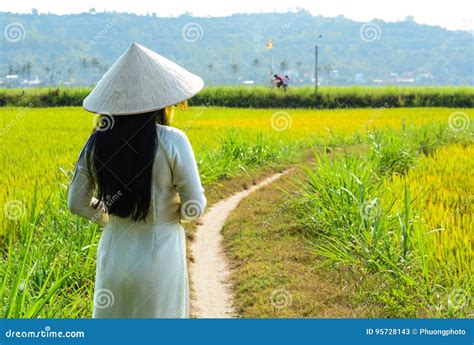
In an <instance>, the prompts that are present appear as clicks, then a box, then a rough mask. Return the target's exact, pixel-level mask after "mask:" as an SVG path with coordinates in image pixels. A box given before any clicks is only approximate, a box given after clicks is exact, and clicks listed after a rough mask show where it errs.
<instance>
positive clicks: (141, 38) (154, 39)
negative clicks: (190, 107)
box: [0, 11, 474, 86]
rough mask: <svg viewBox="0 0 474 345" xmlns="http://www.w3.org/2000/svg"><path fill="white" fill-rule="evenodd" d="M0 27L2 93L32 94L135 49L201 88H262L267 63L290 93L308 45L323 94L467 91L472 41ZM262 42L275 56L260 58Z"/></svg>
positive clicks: (243, 29)
mask: <svg viewBox="0 0 474 345" xmlns="http://www.w3.org/2000/svg"><path fill="white" fill-rule="evenodd" d="M0 20H1V22H2V23H3V24H4V25H3V31H4V35H3V37H2V40H1V41H0V48H1V55H0V77H2V79H1V80H2V82H3V85H4V86H23V85H18V83H19V81H20V80H23V79H29V80H34V79H36V76H38V80H39V81H40V85H56V84H60V83H63V84H69V85H85V86H90V85H92V84H93V83H94V82H95V81H97V79H98V78H99V77H100V75H102V74H103V73H104V71H106V70H107V68H108V66H110V64H111V63H113V61H114V60H115V59H116V58H117V57H118V56H119V55H120V53H121V52H122V51H124V50H125V49H126V48H127V47H128V45H129V44H130V43H131V42H134V41H136V42H139V43H141V44H143V45H145V46H147V47H149V48H150V49H153V50H155V51H157V52H159V53H161V54H162V55H164V56H166V57H168V58H171V59H173V60H175V61H177V62H178V63H180V64H182V65H183V66H185V67H186V68H188V69H189V70H191V71H193V72H195V73H198V74H200V75H201V76H203V78H204V79H205V81H206V83H207V84H238V83H242V82H243V81H245V80H255V81H257V83H262V84H265V83H268V78H269V72H270V64H271V61H272V59H273V62H274V71H275V72H277V73H288V74H289V75H290V77H291V79H292V81H293V84H296V85H298V84H311V83H312V82H313V81H312V78H313V73H314V46H315V44H316V43H317V44H318V46H319V66H320V69H319V77H320V81H321V84H323V85H348V84H415V85H416V84H425V85H426V84H428V85H448V84H450V85H473V84H474V80H473V61H474V49H473V48H474V43H473V35H472V34H471V33H469V32H463V31H448V30H445V29H442V28H440V27H434V26H427V25H420V24H417V23H416V22H414V21H413V20H411V19H407V20H405V21H403V22H397V23H387V22H384V21H379V20H374V21H373V22H371V23H370V24H366V23H361V22H355V21H352V20H349V19H346V18H344V17H342V16H340V17H336V18H327V17H321V16H312V15H311V14H309V13H308V12H305V11H299V12H296V13H265V14H236V15H232V16H229V17H212V18H211V17H210V18H200V17H192V16H190V15H182V16H179V17H175V18H162V17H159V14H156V15H155V14H151V15H148V16H139V15H134V14H118V13H95V12H89V13H82V14H74V15H62V16H60V15H52V14H37V12H33V13H32V14H13V13H5V12H3V13H0ZM320 35H321V37H320V38H319V36H320ZM270 38H273V49H272V50H265V44H266V42H267V41H268V40H269V39H270ZM7 74H8V75H18V78H17V79H12V78H11V77H10V78H6V75H7ZM15 83H16V85H15ZM31 84H32V85H34V84H35V83H34V82H33V83H31Z"/></svg>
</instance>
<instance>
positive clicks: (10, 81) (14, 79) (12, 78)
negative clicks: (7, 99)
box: [5, 74, 20, 87]
mask: <svg viewBox="0 0 474 345" xmlns="http://www.w3.org/2000/svg"><path fill="white" fill-rule="evenodd" d="M5 79H6V80H5V85H6V86H7V87H18V86H20V82H19V79H18V75H17V74H7V75H6V76H5Z"/></svg>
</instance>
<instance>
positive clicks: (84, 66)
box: [81, 57, 89, 69]
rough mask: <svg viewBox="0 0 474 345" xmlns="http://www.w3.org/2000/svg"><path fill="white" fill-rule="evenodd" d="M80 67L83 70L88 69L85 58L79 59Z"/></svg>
mask: <svg viewBox="0 0 474 345" xmlns="http://www.w3.org/2000/svg"><path fill="white" fill-rule="evenodd" d="M81 66H82V68H83V69H87V67H89V62H88V61H87V58H85V57H83V58H82V59H81Z"/></svg>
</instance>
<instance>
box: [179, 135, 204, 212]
mask: <svg viewBox="0 0 474 345" xmlns="http://www.w3.org/2000/svg"><path fill="white" fill-rule="evenodd" d="M174 140H175V150H176V151H175V152H174V155H173V160H172V169H173V184H174V185H175V187H176V190H177V191H178V194H179V197H180V199H181V207H180V215H181V219H182V220H185V221H190V220H193V219H197V218H199V217H201V216H202V215H203V214H204V209H205V208H206V204H207V200H206V197H205V195H204V188H203V187H202V185H201V179H200V177H199V172H198V168H197V164H196V158H195V157H194V152H193V149H192V147H191V143H190V142H189V139H188V137H187V136H186V134H185V133H184V132H182V131H180V130H176V131H175V135H174Z"/></svg>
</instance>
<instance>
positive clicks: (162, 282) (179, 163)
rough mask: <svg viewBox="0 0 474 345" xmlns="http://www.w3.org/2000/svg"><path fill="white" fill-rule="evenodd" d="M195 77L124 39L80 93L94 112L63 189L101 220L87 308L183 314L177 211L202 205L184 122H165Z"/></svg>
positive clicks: (78, 209)
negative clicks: (180, 125) (94, 121)
mask: <svg viewBox="0 0 474 345" xmlns="http://www.w3.org/2000/svg"><path fill="white" fill-rule="evenodd" d="M202 87H203V81H202V79H201V78H199V77H198V76H196V75H194V74H191V73H190V72H188V71H186V70H185V69H183V68H181V67H180V66H178V65H176V64H175V63H173V62H171V61H169V60H167V59H165V58H164V57H162V56H160V55H158V54H156V53H155V52H153V51H151V50H149V49H147V48H145V47H143V46H141V45H139V44H136V43H134V44H132V45H131V46H130V47H129V48H128V50H127V51H126V52H125V53H124V54H122V55H121V56H120V57H119V58H118V60H117V61H116V62H115V63H114V64H113V66H112V67H111V68H110V70H109V71H108V72H107V73H106V74H105V75H104V76H103V77H102V79H101V80H100V81H99V82H98V84H97V86H96V87H95V88H94V90H93V91H92V92H91V93H90V95H89V96H88V97H87V98H86V99H85V100H84V108H85V109H86V110H88V111H91V112H94V113H98V114H101V118H100V120H99V125H98V127H97V128H95V129H94V131H93V132H92V134H91V136H90V137H89V139H88V140H87V142H86V144H85V145H84V148H83V149H82V151H81V153H80V155H79V160H78V163H77V165H76V168H75V171H74V176H73V180H72V183H71V187H70V190H69V208H70V210H71V212H73V213H75V214H77V215H80V216H82V217H85V218H87V219H89V220H92V221H94V222H96V223H98V224H100V225H102V226H104V232H103V234H102V237H101V239H100V241H99V246H98V252H97V271H96V282H95V291H94V310H93V317H97V318H99V317H100V318H101V317H125V318H139V317H148V318H150V317H151V318H153V317H179V318H184V317H189V289H188V272H187V267H186V248H185V236H184V229H183V227H182V225H181V221H182V220H185V221H186V220H191V219H194V218H197V217H199V216H201V215H202V214H203V212H204V208H205V206H206V198H205V196H204V189H203V187H202V185H201V181H200V178H199V173H198V169H197V165H196V160H195V158H194V154H193V151H192V148H191V145H190V143H189V140H188V138H187V137H186V135H185V134H184V132H182V131H180V130H178V129H176V128H172V127H169V126H167V125H168V122H169V118H170V116H171V115H172V112H173V105H177V104H183V102H185V101H186V100H187V99H189V98H190V97H192V96H194V95H195V94H196V93H197V92H199V91H200V90H201V89H202Z"/></svg>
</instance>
